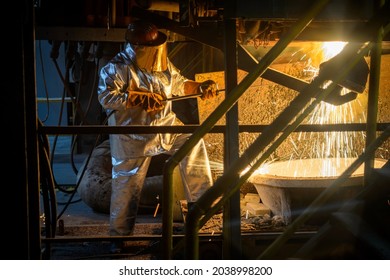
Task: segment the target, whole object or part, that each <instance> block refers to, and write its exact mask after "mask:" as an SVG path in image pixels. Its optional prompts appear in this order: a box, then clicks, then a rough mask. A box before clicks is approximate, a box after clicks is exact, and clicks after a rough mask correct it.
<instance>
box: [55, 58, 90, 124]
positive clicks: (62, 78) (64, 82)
mask: <svg viewBox="0 0 390 280" xmlns="http://www.w3.org/2000/svg"><path fill="white" fill-rule="evenodd" d="M52 60H53V63H54V66H55V67H56V70H57V73H58V75H59V76H60V78H61V81H62V83H63V85H64V87H65V89H66V92H67V93H68V94H69V96H70V98H71V99H70V100H71V101H72V103H73V105H74V106H75V109H76V111H77V112H78V113H79V114H80V117H81V119H83V120H86V118H85V116H84V113H83V110H82V108H81V106H80V104H79V103H78V102H76V97H75V95H74V94H73V92H72V90H71V89H70V87H69V84H68V83H67V81H66V80H65V78H64V76H63V75H62V72H61V69H60V67H59V65H58V62H57V60H56V59H52Z"/></svg>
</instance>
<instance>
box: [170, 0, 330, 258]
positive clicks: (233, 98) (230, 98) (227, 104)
mask: <svg viewBox="0 0 390 280" xmlns="http://www.w3.org/2000/svg"><path fill="white" fill-rule="evenodd" d="M328 2H329V0H321V1H316V2H315V3H314V4H313V5H312V7H311V8H310V9H309V11H308V12H307V14H306V15H304V16H303V17H302V18H301V19H299V20H298V21H297V22H296V23H295V24H294V26H293V27H292V28H291V29H290V30H289V32H288V33H286V34H285V36H284V37H283V38H281V39H280V40H279V41H278V42H277V43H276V44H275V46H274V47H273V48H272V49H271V50H270V51H269V52H268V53H267V54H266V55H265V56H264V57H263V59H262V60H261V61H260V62H259V63H258V65H257V66H256V67H255V69H254V70H253V71H252V72H250V73H249V74H248V75H247V76H246V77H245V78H244V79H243V80H242V81H241V83H240V84H239V85H237V86H236V87H235V88H234V89H232V91H231V92H230V93H229V94H228V95H226V97H225V99H224V101H222V102H221V104H220V105H219V106H218V107H217V108H216V110H215V111H213V112H212V113H211V114H210V116H209V117H208V118H207V119H206V120H205V121H204V122H203V124H202V125H201V126H200V127H199V128H198V129H197V130H196V131H195V132H194V134H192V135H191V136H190V138H189V139H188V140H187V142H185V143H184V145H183V146H182V147H181V148H180V149H179V150H178V151H177V152H176V153H175V154H174V155H173V156H172V157H170V158H169V159H168V160H167V162H166V163H165V165H164V170H163V204H164V205H165V208H164V209H163V228H162V233H163V254H164V257H165V258H166V259H171V258H172V256H171V253H172V234H173V232H172V231H173V230H172V228H173V207H172V205H173V187H172V186H173V171H174V168H175V167H176V166H177V165H178V164H179V162H180V161H181V160H182V159H183V158H184V157H185V156H186V155H187V154H188V153H189V152H190V150H191V149H192V147H194V146H195V144H196V143H198V141H199V140H200V139H201V138H202V137H203V136H204V135H205V134H206V133H207V132H208V131H209V130H210V129H211V128H212V127H213V126H214V125H215V124H216V123H217V121H218V120H219V119H220V118H222V117H223V115H224V114H225V113H226V112H227V111H228V110H229V109H230V108H231V107H232V106H233V105H234V104H235V103H236V102H237V100H238V98H239V97H240V96H241V95H242V94H243V93H244V92H245V90H246V89H247V88H248V87H249V86H250V85H251V84H252V83H253V82H254V81H255V80H256V79H257V78H258V77H259V76H260V75H261V74H262V73H264V71H265V70H266V69H267V67H268V66H269V65H270V64H271V63H272V62H273V61H274V60H275V59H276V58H277V57H278V56H279V55H280V53H281V52H282V51H283V50H284V49H285V48H286V47H287V46H288V44H289V43H290V42H291V41H292V40H294V39H295V38H296V37H297V36H298V35H299V33H301V32H302V30H303V29H305V27H306V26H307V25H308V24H309V23H310V22H311V21H312V20H313V19H314V17H315V16H316V15H317V14H318V13H319V12H320V11H321V10H322V8H323V7H324V6H325V5H326V4H327V3H328ZM236 170H237V169H236ZM217 181H218V180H217ZM214 190H216V188H215V185H214V186H213V187H211V188H210V190H208V191H207V192H206V193H205V194H204V195H203V196H202V197H201V198H200V199H199V200H202V199H203V200H204V201H205V202H204V204H206V205H208V206H210V205H211V204H212V202H214V200H215V199H216V198H217V197H218V196H219V195H221V194H222V193H223V190H222V191H221V193H220V194H219V193H216V197H214V199H211V200H210V199H207V197H208V196H209V195H208V194H209V193H210V192H215V191H214ZM211 197H212V196H211ZM198 202H200V201H198ZM198 204H199V203H195V207H194V208H193V210H194V211H189V213H188V215H190V216H192V215H191V213H192V212H194V213H196V214H194V217H190V216H189V217H188V219H187V222H186V228H189V232H187V234H186V236H189V237H187V239H191V238H193V240H192V241H194V243H192V244H191V246H190V247H189V248H188V249H190V250H189V251H188V252H187V253H188V254H187V255H189V256H194V257H195V258H196V257H197V256H198V252H197V250H195V249H193V248H195V247H198V236H197V229H198V223H197V222H196V221H195V220H197V219H198V218H199V217H200V215H201V211H196V210H197V209H199V210H201V209H200V208H199V207H198ZM192 218H194V220H192ZM191 227H192V228H191ZM192 233H195V234H194V235H193V234H192ZM191 235H192V236H191Z"/></svg>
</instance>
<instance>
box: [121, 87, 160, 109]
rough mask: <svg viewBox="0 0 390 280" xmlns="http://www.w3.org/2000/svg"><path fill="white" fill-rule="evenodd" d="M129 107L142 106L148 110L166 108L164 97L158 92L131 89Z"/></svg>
mask: <svg viewBox="0 0 390 280" xmlns="http://www.w3.org/2000/svg"><path fill="white" fill-rule="evenodd" d="M128 95H129V97H128V105H127V107H136V106H141V107H142V108H143V109H144V110H145V111H146V112H153V111H159V110H162V109H163V108H164V104H163V97H162V96H161V95H160V94H158V93H152V92H142V91H133V90H131V91H129V92H128Z"/></svg>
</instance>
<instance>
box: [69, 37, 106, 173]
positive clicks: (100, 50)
mask: <svg viewBox="0 0 390 280" xmlns="http://www.w3.org/2000/svg"><path fill="white" fill-rule="evenodd" d="M88 46H91V44H89V45H88ZM88 50H89V47H88ZM102 56H103V45H102V44H98V45H97V49H96V53H95V57H96V61H95V69H96V71H94V76H93V82H92V86H91V92H90V94H89V99H88V103H87V107H86V109H85V115H86V116H87V115H88V113H89V110H90V109H91V104H92V100H93V98H94V97H95V85H96V82H97V77H98V74H99V64H100V58H101V57H102ZM86 58H87V54H86V51H85V50H83V55H82V59H83V60H85V59H86ZM82 64H83V63H82ZM83 73H84V71H83V66H82V67H81V74H80V80H79V87H78V88H79V90H78V92H79V93H78V94H80V91H81V84H82V80H83V77H84V76H85V75H83ZM77 98H78V97H77ZM73 119H74V120H75V119H76V116H74V117H73ZM83 123H84V120H81V121H80V124H79V125H80V126H82V125H83ZM77 138H78V136H77V135H76V136H74V137H73V136H72V145H71V150H70V151H71V153H70V156H71V166H72V169H73V172H74V173H75V174H77V173H78V172H79V171H78V169H77V167H76V165H75V163H74V154H73V152H74V150H75V148H76V143H77Z"/></svg>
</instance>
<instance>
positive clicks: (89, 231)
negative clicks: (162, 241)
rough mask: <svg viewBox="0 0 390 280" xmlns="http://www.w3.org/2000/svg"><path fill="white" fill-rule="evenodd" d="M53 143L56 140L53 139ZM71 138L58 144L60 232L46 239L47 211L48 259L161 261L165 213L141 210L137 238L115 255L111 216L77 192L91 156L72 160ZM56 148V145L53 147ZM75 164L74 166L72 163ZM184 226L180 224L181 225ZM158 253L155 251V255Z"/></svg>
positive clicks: (55, 172)
mask: <svg viewBox="0 0 390 280" xmlns="http://www.w3.org/2000/svg"><path fill="white" fill-rule="evenodd" d="M50 140H51V143H53V139H50ZM69 144H70V137H66V136H65V137H60V138H59V139H58V142H57V143H56V150H55V153H54V158H53V164H52V172H53V177H54V180H55V182H56V184H57V186H58V188H57V190H56V202H57V209H56V210H57V231H56V234H55V237H54V239H55V240H54V239H53V238H47V237H46V236H45V223H44V214H45V211H44V208H43V203H41V205H42V206H41V208H42V213H41V220H42V246H43V252H44V253H43V258H44V259H151V258H157V257H156V256H157V254H158V250H157V251H155V250H156V248H155V246H154V245H153V244H155V243H156V241H155V239H156V238H158V237H160V236H161V210H160V211H158V212H157V213H156V215H154V210H155V209H140V213H139V216H138V217H137V223H136V228H135V234H134V238H133V239H132V240H129V241H126V247H125V250H124V252H123V253H122V254H116V255H114V254H111V253H110V246H111V241H112V239H111V237H110V236H109V215H108V214H105V213H97V212H95V211H94V210H92V209H91V208H90V207H89V206H88V205H87V204H85V203H84V202H83V201H82V200H81V198H80V196H79V194H78V193H77V191H73V190H74V187H75V186H76V182H77V175H76V173H75V171H74V168H73V167H72V165H73V166H74V167H75V168H76V169H77V170H78V169H79V168H80V166H81V165H82V163H83V161H84V160H85V158H86V156H87V154H76V155H74V156H73V158H71V157H70V150H69V149H70V148H69V147H70V146H69ZM51 145H52V144H51ZM72 161H73V163H72ZM179 227H180V225H179ZM141 235H142V236H145V235H148V236H150V237H151V238H150V240H147V239H146V240H145V238H142V240H137V236H141ZM153 251H154V252H153Z"/></svg>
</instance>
